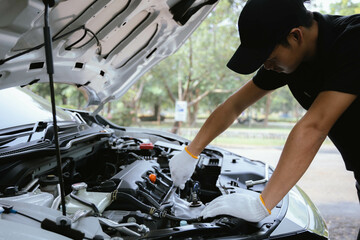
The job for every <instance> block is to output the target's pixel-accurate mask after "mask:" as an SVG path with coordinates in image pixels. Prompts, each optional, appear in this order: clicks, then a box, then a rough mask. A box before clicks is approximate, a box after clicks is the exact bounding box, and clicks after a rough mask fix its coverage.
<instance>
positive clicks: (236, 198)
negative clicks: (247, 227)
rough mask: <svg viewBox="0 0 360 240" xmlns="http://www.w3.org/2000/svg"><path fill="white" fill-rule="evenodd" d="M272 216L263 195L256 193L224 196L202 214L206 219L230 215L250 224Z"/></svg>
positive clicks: (212, 202) (216, 199)
mask: <svg viewBox="0 0 360 240" xmlns="http://www.w3.org/2000/svg"><path fill="white" fill-rule="evenodd" d="M270 214H271V211H269V210H268V209H267V208H266V207H265V204H264V201H263V200H262V197H261V195H260V194H258V193H256V192H253V193H251V194H248V193H233V194H228V195H222V196H220V197H217V198H215V199H214V200H213V201H211V202H210V203H209V205H207V206H206V207H205V208H204V210H203V211H202V212H201V216H203V217H204V218H209V217H215V216H217V215H230V216H234V217H237V218H241V219H244V220H245V221H248V222H259V221H261V220H262V219H264V218H265V217H267V216H269V215H270Z"/></svg>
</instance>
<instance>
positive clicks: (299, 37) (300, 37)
mask: <svg viewBox="0 0 360 240" xmlns="http://www.w3.org/2000/svg"><path fill="white" fill-rule="evenodd" d="M288 40H292V41H295V42H298V43H302V42H303V41H304V33H303V31H302V29H301V28H293V29H291V31H290V33H289V35H288Z"/></svg>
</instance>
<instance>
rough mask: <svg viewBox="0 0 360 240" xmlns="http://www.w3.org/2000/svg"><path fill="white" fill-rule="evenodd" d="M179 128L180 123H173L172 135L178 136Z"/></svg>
mask: <svg viewBox="0 0 360 240" xmlns="http://www.w3.org/2000/svg"><path fill="white" fill-rule="evenodd" d="M180 127H181V122H179V121H175V122H174V125H173V127H172V129H171V132H172V133H174V134H178V133H179V130H180Z"/></svg>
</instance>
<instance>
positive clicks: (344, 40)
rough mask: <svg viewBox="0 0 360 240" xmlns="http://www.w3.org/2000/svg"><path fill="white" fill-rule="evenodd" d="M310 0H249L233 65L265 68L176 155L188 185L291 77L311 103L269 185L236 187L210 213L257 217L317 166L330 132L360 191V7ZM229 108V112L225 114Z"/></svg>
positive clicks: (179, 178) (177, 173) (302, 99)
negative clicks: (234, 127) (245, 117)
mask: <svg viewBox="0 0 360 240" xmlns="http://www.w3.org/2000/svg"><path fill="white" fill-rule="evenodd" d="M303 2H304V1H303V0H248V2H247V3H246V5H245V7H244V9H243V10H242V12H241V14H240V18H239V22H238V27H239V34H240V40H241V45H240V46H239V48H238V49H237V51H236V52H235V54H234V56H233V57H232V58H231V60H230V61H229V63H228V67H229V68H230V69H232V70H233V71H235V72H237V73H241V74H249V73H252V72H254V71H255V70H257V69H258V68H260V69H259V71H258V72H257V74H256V75H255V76H254V77H253V79H251V80H250V81H249V82H248V83H246V84H245V85H244V86H242V87H241V88H240V89H239V90H238V91H237V92H235V93H234V94H233V95H232V96H230V97H229V98H228V99H227V100H226V101H225V102H224V103H223V104H222V105H220V106H219V107H218V108H217V109H216V110H215V111H214V112H213V113H212V114H211V115H210V117H209V118H208V119H207V121H206V122H205V124H204V125H203V127H202V128H201V129H200V131H199V133H198V134H197V136H196V137H195V138H194V140H193V141H192V142H191V143H190V145H189V146H187V147H186V148H185V149H184V151H182V152H181V153H179V154H177V155H175V156H174V157H173V158H172V159H171V160H170V164H169V165H170V171H171V176H172V179H173V181H174V184H175V185H176V186H180V187H182V186H183V184H184V183H185V182H186V180H187V179H188V178H190V176H191V175H192V173H193V171H194V169H195V164H196V158H197V156H198V155H199V154H200V153H201V151H202V150H203V149H204V148H205V147H206V145H208V144H209V143H210V142H211V141H212V140H213V139H214V138H215V137H217V136H218V135H219V134H220V133H221V132H222V131H224V130H225V129H226V128H228V127H229V126H230V125H231V124H232V123H233V122H234V120H235V119H236V118H237V117H238V116H239V114H241V113H242V112H243V111H244V110H245V109H246V108H247V107H249V106H250V105H252V104H253V103H254V102H256V101H257V100H259V99H260V98H261V97H263V96H265V95H266V94H268V93H270V92H271V91H272V90H274V89H276V88H279V87H282V86H285V85H288V86H289V88H290V90H291V92H292V94H293V96H294V97H295V98H296V99H297V101H298V102H299V103H300V104H301V105H302V106H303V107H304V108H305V109H307V113H306V114H305V115H304V116H303V117H302V119H300V120H299V121H298V123H297V124H296V125H295V126H294V128H293V129H292V131H291V133H290V134H289V136H288V139H287V141H286V144H285V146H284V149H283V152H282V154H281V156H280V159H279V162H278V164H277V167H276V169H275V171H274V173H273V175H272V177H271V179H270V180H269V182H268V184H267V185H266V187H265V189H264V191H263V192H262V193H261V194H259V195H255V196H246V195H245V194H229V195H224V196H220V197H218V198H216V199H214V200H213V201H212V202H211V203H210V204H209V205H208V206H207V207H206V208H205V209H204V210H203V212H202V216H203V217H205V218H207V217H214V216H216V215H220V214H227V215H232V216H235V217H238V218H242V219H245V220H247V221H252V222H257V221H260V220H262V219H263V218H265V217H266V216H268V215H269V214H271V209H272V208H274V207H275V206H276V204H277V203H278V202H279V201H280V200H281V199H282V198H283V197H284V196H285V195H286V194H287V193H288V191H289V190H290V189H291V188H292V187H293V186H294V185H295V184H296V182H297V181H298V180H299V179H300V178H301V176H302V175H303V174H304V173H305V171H306V170H307V168H308V167H309V165H310V163H311V161H312V160H313V158H314V156H315V155H316V153H317V151H318V150H319V148H320V146H321V144H322V143H323V141H324V140H325V138H326V137H327V136H329V137H330V139H331V140H332V141H333V143H334V144H335V146H336V147H337V148H338V149H339V151H340V153H341V154H342V157H343V159H344V161H345V165H346V168H347V169H348V170H351V171H353V172H354V175H355V179H356V180H357V191H358V194H359V199H360V189H359V182H360V158H359V153H358V149H357V148H358V140H356V139H358V138H359V136H360V125H359V120H358V116H359V109H360V108H359V106H360V102H359V99H358V98H357V96H358V94H359V91H360V15H354V16H348V17H341V16H330V15H321V14H320V13H316V12H314V13H312V12H310V11H307V9H306V8H305V7H304V4H303ZM224 116H226V117H224Z"/></svg>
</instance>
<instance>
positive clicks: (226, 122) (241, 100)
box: [187, 80, 270, 156]
mask: <svg viewBox="0 0 360 240" xmlns="http://www.w3.org/2000/svg"><path fill="white" fill-rule="evenodd" d="M269 92H270V91H267V90H263V89H260V88H259V87H257V86H256V85H255V84H254V82H253V81H252V80H251V81H249V82H247V83H246V84H245V85H244V86H242V87H241V88H240V89H239V90H238V91H237V92H235V93H234V94H233V95H231V96H230V97H229V98H228V99H227V100H226V101H225V102H224V103H222V104H221V105H219V106H218V107H217V108H216V109H215V110H214V112H213V113H212V114H211V115H210V116H209V118H208V119H207V120H206V121H205V123H204V125H203V126H202V127H201V129H200V131H199V133H198V134H197V135H196V137H195V138H194V140H193V141H192V142H191V143H190V145H189V146H188V148H187V149H188V150H189V151H190V152H191V153H192V154H193V155H196V156H197V155H199V154H200V153H201V151H202V150H203V149H204V148H205V147H206V146H207V145H208V144H209V143H210V142H211V141H212V140H213V139H214V138H216V137H217V136H218V135H219V134H220V133H222V132H223V131H224V130H225V129H227V128H228V127H229V126H230V125H231V124H232V123H233V122H234V121H235V119H236V118H237V117H238V116H239V115H240V114H241V113H242V112H243V111H244V110H245V109H246V108H247V107H249V106H250V105H252V104H253V103H254V102H256V101H257V100H259V99H260V98H262V97H263V96H264V95H266V94H267V93H269Z"/></svg>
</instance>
